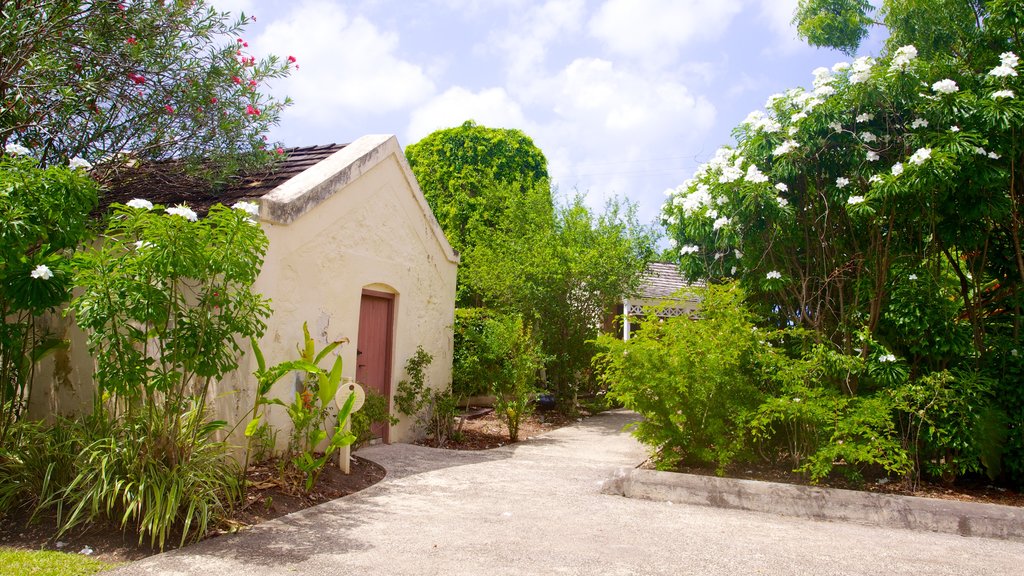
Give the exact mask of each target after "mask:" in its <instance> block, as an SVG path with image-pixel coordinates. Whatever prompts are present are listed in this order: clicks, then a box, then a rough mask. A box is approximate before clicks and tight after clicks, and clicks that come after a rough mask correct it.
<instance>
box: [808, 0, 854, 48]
mask: <svg viewBox="0 0 1024 576" xmlns="http://www.w3.org/2000/svg"><path fill="white" fill-rule="evenodd" d="M872 10H874V8H873V7H872V6H871V2H869V1H868V0H800V3H799V5H798V6H797V10H796V14H795V15H794V17H793V22H794V23H795V24H796V25H797V28H796V30H797V34H798V35H799V36H800V38H802V39H804V40H807V43H808V44H810V45H811V46H827V47H830V48H835V49H837V50H841V51H843V52H845V53H847V54H854V53H856V52H857V47H858V46H860V43H861V41H862V40H863V39H864V38H865V37H866V36H867V35H868V29H867V27H868V25H869V24H871V23H872V20H871V18H870V17H868V14H869V13H871V11H872Z"/></svg>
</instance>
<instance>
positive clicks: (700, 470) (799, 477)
mask: <svg viewBox="0 0 1024 576" xmlns="http://www.w3.org/2000/svg"><path fill="white" fill-rule="evenodd" d="M675 471H676V472H683V473H686V474H700V475H704V476H716V475H717V474H716V473H715V469H714V468H713V467H703V466H686V465H680V466H679V467H677V468H676V470H675ZM724 476H725V477H727V478H740V479H745V480H761V481H766V482H782V483H785V484H802V485H805V486H821V487H826V488H843V489H847V490H861V491H865V492H875V493H879V494H894V495H898V496H921V497H925V498H941V499H944V500H960V501H963V502H983V503H988V504H1001V505H1003V506H1024V494H1021V493H1020V492H1019V491H1015V490H1010V489H1008V488H1002V487H999V486H995V485H993V484H992V483H991V482H989V481H987V479H980V478H962V479H960V480H958V481H957V482H955V483H953V484H949V485H947V484H943V483H941V482H932V481H928V480H922V481H920V482H919V483H918V484H917V486H912V485H911V484H910V483H909V482H906V481H904V480H901V479H894V478H889V477H887V476H886V475H885V474H884V473H881V472H876V473H872V472H870V471H868V472H864V474H863V476H864V480H863V481H860V482H856V481H852V480H849V479H847V478H846V477H845V476H842V475H840V474H834V475H832V476H829V477H828V478H826V479H824V480H822V481H821V482H819V483H818V484H811V481H810V477H809V476H806V475H804V474H801V473H799V472H793V470H792V467H791V466H790V465H789V462H778V463H769V462H762V463H754V464H751V463H748V464H737V465H734V466H730V467H728V468H726V470H725V474H724Z"/></svg>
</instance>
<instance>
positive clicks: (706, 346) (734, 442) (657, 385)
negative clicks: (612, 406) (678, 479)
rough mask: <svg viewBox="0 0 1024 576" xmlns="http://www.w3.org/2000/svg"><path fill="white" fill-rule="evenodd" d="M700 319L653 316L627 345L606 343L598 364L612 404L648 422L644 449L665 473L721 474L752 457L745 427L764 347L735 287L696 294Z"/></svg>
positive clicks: (643, 427)
mask: <svg viewBox="0 0 1024 576" xmlns="http://www.w3.org/2000/svg"><path fill="white" fill-rule="evenodd" d="M698 295H699V297H700V298H701V301H702V303H701V318H700V320H699V321H693V320H691V319H690V318H688V317H677V318H668V319H665V320H664V321H662V320H661V319H658V318H656V317H654V316H650V317H648V318H647V319H645V320H643V321H642V322H641V327H640V330H639V331H638V332H637V333H635V334H634V335H633V336H632V337H631V338H630V340H629V341H626V342H623V341H621V340H619V339H618V338H615V337H613V336H609V335H603V336H601V337H600V338H599V339H598V343H599V344H600V345H601V346H602V347H603V349H604V350H603V352H602V353H600V354H599V355H598V356H597V357H596V359H595V366H596V367H597V368H598V370H599V373H600V375H601V378H602V380H603V381H604V383H605V384H607V385H608V388H609V396H610V397H612V398H613V399H616V400H619V401H621V402H622V403H623V404H624V405H625V407H626V408H629V409H632V410H636V411H637V412H639V413H640V414H641V415H643V416H644V419H643V420H642V421H640V422H638V423H637V424H636V426H635V431H634V434H635V435H636V436H637V438H639V439H640V441H641V442H643V443H645V444H647V445H648V446H649V447H651V448H652V449H655V450H657V453H656V454H655V459H656V461H657V464H658V466H659V467H661V468H671V467H673V466H675V465H676V464H677V463H678V462H679V461H681V460H687V461H692V462H698V463H715V464H716V465H717V466H718V469H719V470H720V471H721V470H723V469H724V468H725V466H726V465H727V464H729V463H730V462H731V461H733V460H735V459H737V458H743V457H747V456H748V446H747V444H746V438H745V437H744V433H743V430H744V427H745V424H746V422H747V420H748V418H749V417H750V416H751V414H752V413H753V412H754V410H755V409H756V408H757V406H758V404H759V402H760V400H761V398H762V393H761V391H760V390H759V388H758V385H757V384H758V382H757V380H756V378H755V375H754V373H753V366H752V364H753V355H754V353H755V351H756V350H757V349H758V347H759V346H760V344H759V341H758V334H757V331H756V330H755V328H754V325H753V323H752V321H751V316H750V314H749V313H748V312H747V311H746V308H745V307H744V306H743V292H742V291H741V290H740V289H739V288H738V287H737V286H736V285H735V284H727V285H721V286H708V287H707V288H703V289H700V290H698Z"/></svg>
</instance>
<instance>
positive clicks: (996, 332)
mask: <svg viewBox="0 0 1024 576" xmlns="http://www.w3.org/2000/svg"><path fill="white" fill-rule="evenodd" d="M867 9H868V7H866V6H865V3H864V2H861V1H860V0H846V1H832V2H822V1H816V0H809V1H805V2H802V3H801V6H800V10H799V11H798V13H797V21H798V22H799V23H800V25H801V26H802V28H801V31H802V33H803V34H804V35H805V36H806V37H808V38H810V39H811V41H812V42H813V43H816V44H821V45H831V46H835V47H839V48H843V49H847V48H854V49H855V48H856V46H857V45H858V42H859V38H860V37H862V36H857V34H854V33H851V32H850V30H853V31H854V32H856V31H857V30H860V31H861V32H863V30H864V29H865V27H866V26H867V25H869V24H870V22H869V20H868V19H867V18H866V17H864V15H865V14H866V13H867ZM837 10H838V12H837ZM1021 10H1022V8H1021V7H1019V3H1016V2H1007V1H1001V0H995V1H990V2H952V1H945V0H930V1H923V0H922V1H914V2H896V1H889V2H885V3H884V4H883V6H882V8H881V15H882V17H883V22H884V24H885V25H886V26H887V27H888V28H889V30H890V33H891V37H890V40H889V43H888V45H887V49H886V52H885V54H883V55H882V56H881V57H879V58H877V59H876V58H872V57H866V56H865V57H860V58H857V59H855V60H854V61H853V62H840V63H837V64H836V65H835V66H833V67H832V68H831V69H828V68H819V69H817V70H815V71H814V82H813V88H812V89H809V90H804V89H801V88H797V89H793V90H789V91H787V92H786V93H785V94H777V95H773V96H771V97H770V98H769V99H768V101H767V103H766V105H765V110H764V111H755V112H753V113H751V115H750V116H748V118H747V119H746V120H745V121H744V122H743V123H742V124H741V125H740V126H738V127H737V128H736V130H735V132H734V135H735V137H736V141H737V144H736V146H735V147H727V148H723V149H721V150H719V151H718V152H717V153H716V155H715V158H714V159H712V160H711V161H710V162H709V163H707V164H705V165H704V166H702V167H700V168H699V169H698V171H697V172H696V174H695V175H694V177H693V178H692V179H691V180H688V181H687V182H685V183H684V184H683V185H682V186H680V187H679V188H678V189H677V190H675V191H674V192H672V193H671V195H670V198H669V201H668V202H667V203H666V205H665V207H664V214H663V218H664V222H665V224H666V226H667V227H668V230H669V232H670V234H671V236H672V241H673V242H675V243H676V249H677V250H678V251H679V255H680V256H679V257H680V264H681V266H682V268H683V270H684V271H685V272H686V274H687V275H688V276H690V277H691V278H702V279H707V280H709V281H711V282H719V281H725V280H728V279H732V278H736V279H738V280H739V281H740V282H741V284H742V285H743V286H744V288H745V289H746V290H747V293H748V294H749V297H748V301H749V302H750V303H752V304H753V305H754V306H755V307H756V309H757V312H758V313H759V314H760V315H761V316H762V317H763V318H765V319H766V320H767V321H768V322H769V323H770V324H773V325H774V326H776V327H789V326H796V327H801V328H806V329H807V330H809V331H810V332H809V333H810V334H812V335H813V339H814V340H816V341H817V342H818V343H819V344H824V345H826V346H828V347H830V348H831V349H832V350H834V351H836V352H838V353H841V354H846V355H850V356H856V357H859V358H860V359H861V360H863V361H866V362H867V370H864V371H851V373H850V374H849V375H848V376H847V377H846V378H845V379H844V381H843V383H842V386H841V389H842V391H843V393H845V394H847V395H850V396H857V395H872V394H875V395H877V394H880V393H882V392H883V391H884V392H885V393H887V394H890V396H891V397H895V398H902V399H906V398H907V397H909V396H914V394H910V393H908V392H907V390H913V389H916V388H914V387H915V386H917V387H919V388H920V387H921V386H924V388H927V387H928V386H930V385H932V384H935V383H941V384H942V386H943V387H944V388H943V390H944V391H943V392H942V393H943V394H952V395H953V396H957V397H958V398H959V399H961V400H962V399H964V398H968V397H969V398H970V401H969V402H966V401H965V402H960V403H959V404H958V403H957V402H953V401H950V402H949V403H948V404H946V405H947V406H952V405H957V406H960V407H961V408H960V409H958V410H960V411H961V412H962V409H963V407H964V406H967V407H969V409H970V411H971V412H970V414H969V415H967V416H964V415H963V414H962V413H961V414H958V415H957V417H964V418H967V421H969V424H963V423H962V422H960V423H959V424H956V427H958V428H957V430H959V432H957V433H953V432H950V430H951V429H952V428H946V427H944V426H945V425H944V424H943V423H942V422H943V421H942V418H947V420H945V422H946V424H949V426H953V425H952V424H950V422H953V420H952V418H953V415H952V412H950V413H948V414H945V415H944V416H941V417H940V416H938V415H934V414H932V413H929V414H928V418H932V420H929V422H928V424H929V426H926V427H925V428H926V429H928V430H932V432H933V434H934V436H933V437H931V438H925V439H924V440H922V442H923V445H918V446H914V448H915V449H920V450H921V452H920V454H922V455H925V454H927V455H928V456H929V457H934V458H933V459H934V461H935V462H938V463H941V464H935V465H934V467H935V468H937V469H938V468H941V469H942V470H940V472H941V473H942V474H943V475H946V474H952V475H954V476H955V475H956V474H960V473H964V472H969V471H972V470H978V469H980V468H981V463H980V462H981V459H982V457H981V455H980V454H981V452H983V450H982V449H981V447H982V446H989V447H991V446H993V445H1003V443H1002V442H1001V438H1003V437H1005V436H1006V434H1010V435H1011V438H1012V440H1011V441H1010V442H1009V443H1006V444H1005V446H1006V447H1007V452H1006V453H1005V455H1004V457H1003V458H1002V460H1001V462H1003V463H1005V464H1006V465H1007V467H1008V468H1010V472H1011V474H1012V475H1014V477H1015V478H1016V479H1017V481H1020V480H1021V479H1022V478H1024V468H1022V467H1021V464H1020V463H1021V462H1022V461H1024V459H1022V456H1024V436H1022V435H1021V430H1022V429H1024V426H1022V425H1024V390H1021V388H1020V386H1019V384H1018V381H1019V380H1018V375H1019V374H1021V370H1022V368H1024V366H1022V364H1021V362H1020V360H1019V358H1020V355H1019V352H1018V349H1019V348H1020V342H1019V339H1020V328H1021V326H1020V306H1021V304H1022V298H1021V287H1022V286H1024V253H1022V249H1021V217H1022V214H1021V202H1022V200H1024V197H1022V192H1024V188H1022V186H1024V180H1022V179H1021V178H1022V176H1021V171H1020V168H1021V163H1022V161H1024V146H1022V144H1021V141H1020V137H1019V136H1020V133H1021V131H1022V129H1024V107H1022V105H1021V104H1020V100H1019V95H1020V94H1021V89H1022V86H1021V81H1020V76H1019V70H1018V68H1019V58H1018V56H1017V54H1019V53H1020V52H1021V50H1022V49H1024V46H1022V45H1021V43H1020V32H1021V31H1022V26H1024V18H1021V15H1022V14H1021ZM842 13H845V14H853V15H854V16H856V17H853V16H851V18H852V21H851V22H852V23H848V24H849V26H848V27H847V28H849V29H848V30H845V31H839V32H837V31H828V30H824V31H822V35H821V36H819V37H817V38H818V39H817V40H815V37H814V36H812V35H811V34H810V33H809V32H807V30H809V29H808V28H806V27H805V26H812V27H813V26H818V24H814V22H815V18H826V17H831V16H830V15H832V16H835V15H836V14H842ZM858 15H859V16H858ZM840 32H841V33H840ZM851 34H852V35H851ZM858 34H859V33H858ZM907 387H909V388H907ZM924 388H921V389H924ZM915 397H916V398H918V400H919V401H920V402H924V401H923V400H922V398H923V397H920V396H915ZM915 406H917V405H916V404H914V403H910V404H907V405H903V408H904V409H905V410H907V412H904V414H905V415H909V416H913V414H910V410H911V409H914V410H916V409H917V408H914V407H915ZM929 406H934V405H929ZM993 409H995V410H993ZM922 413H923V412H922ZM958 422H959V421H958ZM992 422H1008V423H1009V425H1008V426H1006V425H1005V424H1000V425H996V426H991V425H990V424H991V423H992ZM904 433H906V427H905V428H904ZM926 436H927V435H926ZM983 436H984V438H983ZM985 459H987V462H985V464H984V466H985V468H986V469H987V470H988V471H989V472H990V473H993V474H995V473H997V472H998V471H999V463H1000V459H999V458H993V457H991V454H990V455H989V456H988V457H986V458H985ZM925 462H928V460H927V459H925Z"/></svg>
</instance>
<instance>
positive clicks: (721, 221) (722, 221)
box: [711, 216, 729, 230]
mask: <svg viewBox="0 0 1024 576" xmlns="http://www.w3.org/2000/svg"><path fill="white" fill-rule="evenodd" d="M728 224H729V219H728V218H726V217H725V216H722V217H721V218H719V219H717V220H715V223H714V224H712V225H711V227H712V228H713V229H715V230H718V229H719V228H721V227H722V226H727V225H728Z"/></svg>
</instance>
